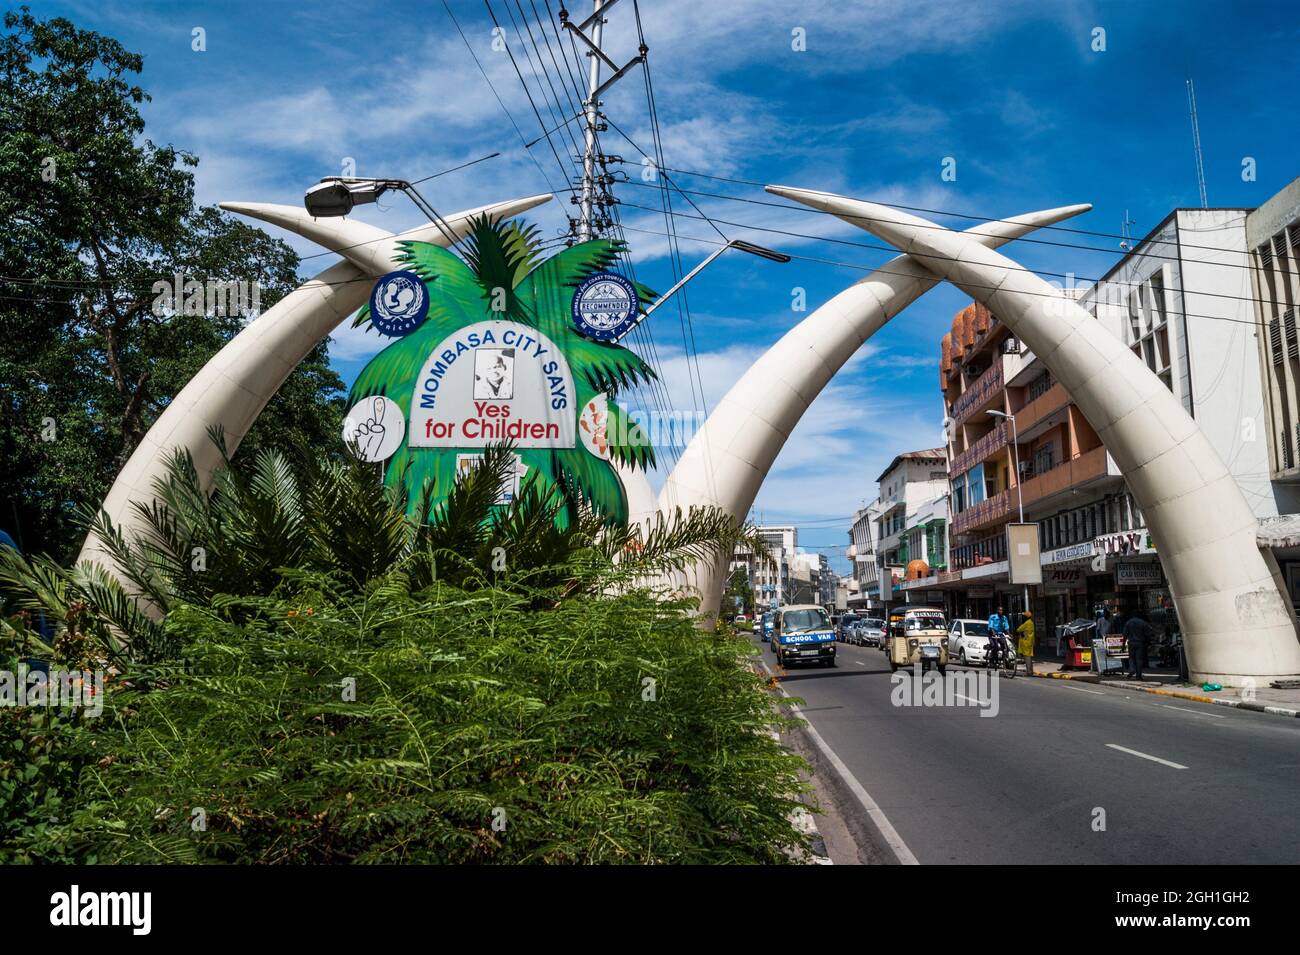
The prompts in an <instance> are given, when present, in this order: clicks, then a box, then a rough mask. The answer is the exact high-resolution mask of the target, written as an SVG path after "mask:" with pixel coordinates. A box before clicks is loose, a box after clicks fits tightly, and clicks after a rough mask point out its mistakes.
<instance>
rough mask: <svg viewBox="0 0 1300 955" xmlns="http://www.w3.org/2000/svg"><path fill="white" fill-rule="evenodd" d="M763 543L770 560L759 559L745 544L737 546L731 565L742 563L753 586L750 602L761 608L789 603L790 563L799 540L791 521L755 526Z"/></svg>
mask: <svg viewBox="0 0 1300 955" xmlns="http://www.w3.org/2000/svg"><path fill="white" fill-rule="evenodd" d="M755 531H756V532H757V533H758V536H759V537H760V538H762V540H763V542H764V543H765V544H766V545H767V549H768V552H769V554H770V555H771V560H770V561H769V560H759V559H756V557H755V555H754V554H753V553H752V552H751V551H750V550H748V548H737V549H736V553H735V554H733V555H732V567H733V568H734V567H735V566H736V565H737V564H738V563H743V564H744V566H745V567H746V569H747V570H748V572H749V579H750V581H752V586H753V588H754V603H755V604H756V606H758V607H761V608H763V609H765V610H767V609H771V608H773V607H779V606H781V605H782V604H786V603H790V602H791V601H790V599H789V593H790V582H791V576H790V575H791V564H792V561H793V560H794V557H795V552H796V546H797V544H798V541H799V532H798V530H797V529H796V528H795V527H793V526H791V525H783V526H778V527H758V528H755Z"/></svg>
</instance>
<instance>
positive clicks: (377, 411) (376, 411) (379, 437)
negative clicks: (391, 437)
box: [357, 397, 385, 461]
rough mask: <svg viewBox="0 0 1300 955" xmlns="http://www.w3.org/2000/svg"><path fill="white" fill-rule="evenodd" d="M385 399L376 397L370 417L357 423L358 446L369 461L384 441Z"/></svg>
mask: <svg viewBox="0 0 1300 955" xmlns="http://www.w3.org/2000/svg"><path fill="white" fill-rule="evenodd" d="M384 403H385V402H384V399H383V398H379V397H376V398H375V400H374V404H373V406H372V408H373V412H372V414H371V415H370V417H369V418H367V419H366V420H365V421H363V422H361V424H359V425H357V446H358V447H359V448H360V449H361V456H362V457H363V458H365V459H366V460H367V461H368V460H370V456H371V454H372V453H373V452H375V451H377V450H379V446H380V445H381V444H383V443H384Z"/></svg>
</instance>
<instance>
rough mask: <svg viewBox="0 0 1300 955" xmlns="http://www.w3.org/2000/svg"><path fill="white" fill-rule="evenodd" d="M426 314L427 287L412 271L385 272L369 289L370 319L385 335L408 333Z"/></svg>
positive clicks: (391, 336) (427, 311)
mask: <svg viewBox="0 0 1300 955" xmlns="http://www.w3.org/2000/svg"><path fill="white" fill-rule="evenodd" d="M428 314H429V290H428V289H427V288H425V285H424V282H423V280H422V279H421V278H420V277H419V276H418V275H416V274H415V273H414V272H407V271H402V272H389V273H388V274H387V275H385V276H384V277H383V278H382V279H380V280H379V281H378V282H376V283H375V287H374V289H373V290H372V291H371V293H370V321H371V322H372V323H373V324H374V326H375V331H377V332H379V334H381V335H387V336H388V337H389V338H401V337H402V336H403V335H409V334H410V333H411V332H413V331H415V330H416V329H417V328H419V327H420V323H421V322H423V321H424V320H425V318H426V317H427V316H428Z"/></svg>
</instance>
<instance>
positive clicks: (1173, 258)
mask: <svg viewBox="0 0 1300 955" xmlns="http://www.w3.org/2000/svg"><path fill="white" fill-rule="evenodd" d="M625 181H626V182H627V183H628V185H632V186H642V187H646V188H654V187H653V186H651V185H650V184H649V183H642V182H636V181H635V180H633V179H630V178H629V179H627V180H625ZM679 191H682V192H683V193H690V194H692V195H696V196H706V197H708V198H711V199H726V200H728V201H730V202H743V203H746V204H749V205H755V206H765V207H768V208H773V209H785V210H788V211H791V212H802V213H812V214H814V215H823V216H832V217H834V218H841V217H840V216H839V215H837V214H836V213H834V212H830V211H828V210H826V209H815V208H813V207H811V206H805V205H787V204H786V203H783V202H768V201H765V200H762V199H750V198H747V197H745V196H729V195H726V194H724V193H717V192H703V191H700V190H680V189H679ZM865 201H872V200H865ZM876 204H877V205H882V206H889V207H890V208H908V207H906V206H898V205H894V204H891V203H885V202H881V203H876ZM924 211H928V212H931V213H933V214H935V215H943V216H954V217H958V218H963V217H962V216H960V215H959V214H958V213H954V212H946V211H944V210H940V209H930V210H924ZM700 218H704V219H709V220H710V224H713V223H714V222H715V221H716V222H723V223H726V220H725V219H710V217H708V216H704V215H703V214H701V216H700ZM849 218H851V219H856V220H858V221H861V222H889V221H890V220H888V219H880V218H876V217H873V216H849ZM985 221H987V222H990V223H1008V224H1012V225H1014V224H1023V222H1021V223H1017V220H1014V219H988V220H985ZM729 224H731V225H738V223H729ZM715 228H716V226H715ZM744 228H749V229H760V230H762V227H761V226H753V225H748V226H744ZM915 228H917V229H929V230H931V231H943V232H947V231H950V230H949V229H948V228H947V226H943V225H939V224H937V223H932V222H928V223H924V224H917V225H916V226H915ZM1041 228H1051V227H1050V226H1043V227H1041ZM763 231H779V230H763ZM789 234H790V235H796V236H800V235H803V234H802V233H798V232H792V233H789ZM805 237H807V236H805ZM811 238H821V239H824V240H825V241H828V242H841V243H842V244H847V245H858V246H860V247H861V248H865V249H871V248H877V249H883V250H885V251H892V252H897V251H898V250H897V249H894V248H893V247H892V246H872V245H866V244H864V243H857V242H845V241H844V240H837V239H831V238H829V237H825V236H812V237H811ZM1016 241H1018V242H1027V243H1030V244H1033V245H1050V246H1056V247H1058V248H1064V249H1080V250H1082V251H1085V252H1100V253H1105V254H1108V255H1114V253H1113V252H1112V251H1111V250H1109V249H1098V248H1096V247H1095V246H1091V245H1079V244H1077V243H1071V242H1053V241H1052V240H1050V239H1035V238H1031V237H1029V236H1023V237H1021V238H1019V239H1017V240H1016ZM1158 244H1161V245H1170V244H1172V243H1169V242H1161V243H1158ZM1182 248H1184V249H1187V248H1200V249H1209V250H1211V251H1214V252H1220V253H1223V252H1228V253H1231V254H1234V255H1243V256H1249V255H1250V252H1249V250H1242V251H1240V252H1238V251H1237V250H1235V249H1223V248H1219V247H1216V246H1196V245H1191V244H1189V243H1183V244H1182ZM909 254H911V255H914V256H916V257H917V258H926V257H930V258H946V256H942V255H933V254H929V255H927V253H924V252H912V253H909ZM1128 257H1138V258H1151V259H1164V260H1167V261H1170V262H1178V261H1182V258H1181V257H1180V256H1178V255H1161V254H1160V253H1157V252H1142V253H1141V254H1140V255H1138V254H1137V253H1133V252H1130V253H1128V255H1127V256H1125V258H1128ZM1196 264H1198V265H1212V266H1214V267H1215V268H1225V269H1241V270H1243V271H1250V270H1252V269H1253V268H1254V266H1252V265H1250V264H1249V263H1245V264H1240V265H1238V264H1234V263H1231V262H1205V261H1203V260H1196ZM1051 274H1057V275H1062V276H1064V275H1066V274H1072V273H1051ZM1090 281H1100V280H1090ZM1114 284H1124V283H1114ZM1201 294H1205V295H1209V294H1212V293H1209V292H1204V293H1201Z"/></svg>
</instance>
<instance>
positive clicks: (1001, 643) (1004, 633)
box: [987, 607, 1011, 667]
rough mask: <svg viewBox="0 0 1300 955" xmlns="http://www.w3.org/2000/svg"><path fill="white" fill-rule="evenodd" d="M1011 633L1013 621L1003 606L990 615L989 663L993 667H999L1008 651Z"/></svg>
mask: <svg viewBox="0 0 1300 955" xmlns="http://www.w3.org/2000/svg"><path fill="white" fill-rule="evenodd" d="M1010 633H1011V621H1010V620H1008V619H1007V615H1006V614H1005V613H1004V612H1003V610H1002V608H1001V607H998V609H997V610H996V611H994V612H993V613H992V614H990V615H989V649H988V654H987V657H988V660H987V662H988V664H989V666H991V667H997V666H998V665H999V664H1000V663H1001V662H1002V657H1003V655H1004V654H1005V653H1006V652H1007V648H1008V646H1009V645H1010V644H1009V639H1010V638H1009V634H1010Z"/></svg>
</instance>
